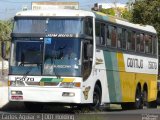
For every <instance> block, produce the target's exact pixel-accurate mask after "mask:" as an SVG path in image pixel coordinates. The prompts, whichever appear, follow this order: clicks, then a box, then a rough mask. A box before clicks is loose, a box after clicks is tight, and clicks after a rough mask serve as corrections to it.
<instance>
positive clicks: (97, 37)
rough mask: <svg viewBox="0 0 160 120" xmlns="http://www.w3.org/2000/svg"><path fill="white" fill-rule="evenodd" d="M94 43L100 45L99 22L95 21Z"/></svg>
mask: <svg viewBox="0 0 160 120" xmlns="http://www.w3.org/2000/svg"><path fill="white" fill-rule="evenodd" d="M95 29H96V45H100V23H99V22H96V28H95Z"/></svg>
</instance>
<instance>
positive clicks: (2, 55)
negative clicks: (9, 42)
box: [1, 42, 6, 59]
mask: <svg viewBox="0 0 160 120" xmlns="http://www.w3.org/2000/svg"><path fill="white" fill-rule="evenodd" d="M1 57H2V58H3V59H6V43H4V42H2V43H1Z"/></svg>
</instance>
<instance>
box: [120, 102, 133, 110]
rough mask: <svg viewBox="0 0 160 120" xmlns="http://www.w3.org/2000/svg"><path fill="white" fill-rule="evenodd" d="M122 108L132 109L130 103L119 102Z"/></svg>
mask: <svg viewBox="0 0 160 120" xmlns="http://www.w3.org/2000/svg"><path fill="white" fill-rule="evenodd" d="M121 108H122V110H130V109H132V103H121Z"/></svg>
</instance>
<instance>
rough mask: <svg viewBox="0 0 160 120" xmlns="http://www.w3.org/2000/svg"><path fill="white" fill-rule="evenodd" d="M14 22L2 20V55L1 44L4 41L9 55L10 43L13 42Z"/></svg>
mask: <svg viewBox="0 0 160 120" xmlns="http://www.w3.org/2000/svg"><path fill="white" fill-rule="evenodd" d="M12 26H13V24H12V21H11V20H8V21H2V20H0V54H1V43H2V42H3V41H4V42H5V43H6V52H7V53H9V49H10V41H11V36H10V34H11V31H12Z"/></svg>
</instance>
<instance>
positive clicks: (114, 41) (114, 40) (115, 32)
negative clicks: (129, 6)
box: [111, 26, 117, 47]
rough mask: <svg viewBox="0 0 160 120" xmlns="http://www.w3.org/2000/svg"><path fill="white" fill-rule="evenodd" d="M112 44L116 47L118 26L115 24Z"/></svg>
mask: <svg viewBox="0 0 160 120" xmlns="http://www.w3.org/2000/svg"><path fill="white" fill-rule="evenodd" d="M111 46H112V47H116V46H117V28H116V27H115V26H113V27H112V32H111Z"/></svg>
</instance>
